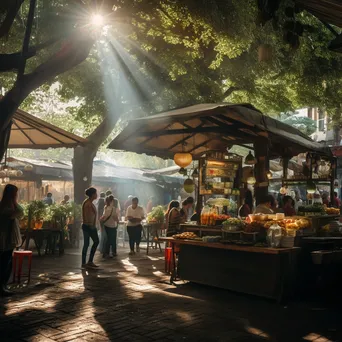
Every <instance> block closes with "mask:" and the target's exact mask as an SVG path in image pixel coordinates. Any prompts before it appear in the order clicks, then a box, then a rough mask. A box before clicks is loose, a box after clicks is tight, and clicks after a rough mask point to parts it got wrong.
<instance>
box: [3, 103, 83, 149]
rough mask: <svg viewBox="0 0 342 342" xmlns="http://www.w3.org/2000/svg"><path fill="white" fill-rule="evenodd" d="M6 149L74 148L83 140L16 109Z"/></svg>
mask: <svg viewBox="0 0 342 342" xmlns="http://www.w3.org/2000/svg"><path fill="white" fill-rule="evenodd" d="M12 121H13V124H12V128H11V136H10V140H9V144H8V148H30V149H47V148H60V147H75V146H77V145H82V144H84V143H85V142H86V140H85V139H83V138H81V137H79V136H77V135H75V134H72V133H69V132H67V131H64V130H63V129H61V128H59V127H56V126H54V125H51V124H50V123H48V122H46V121H43V120H41V119H39V118H37V117H35V116H33V115H31V114H28V113H26V112H24V111H23V110H20V109H18V110H17V111H16V113H15V114H14V117H13V119H12Z"/></svg>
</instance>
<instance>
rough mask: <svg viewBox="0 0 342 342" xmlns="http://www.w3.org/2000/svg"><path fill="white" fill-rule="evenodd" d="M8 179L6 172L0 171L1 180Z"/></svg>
mask: <svg viewBox="0 0 342 342" xmlns="http://www.w3.org/2000/svg"><path fill="white" fill-rule="evenodd" d="M5 177H6V172H5V171H4V170H1V171H0V178H5Z"/></svg>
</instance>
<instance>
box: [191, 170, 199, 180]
mask: <svg viewBox="0 0 342 342" xmlns="http://www.w3.org/2000/svg"><path fill="white" fill-rule="evenodd" d="M191 176H192V178H197V177H198V169H195V170H194V172H193V173H192V175H191Z"/></svg>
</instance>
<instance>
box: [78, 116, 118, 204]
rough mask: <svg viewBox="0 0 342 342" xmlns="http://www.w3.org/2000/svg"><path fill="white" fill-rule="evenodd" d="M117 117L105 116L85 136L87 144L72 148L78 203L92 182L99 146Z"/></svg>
mask: <svg viewBox="0 0 342 342" xmlns="http://www.w3.org/2000/svg"><path fill="white" fill-rule="evenodd" d="M117 120H118V118H115V117H114V116H110V117H107V118H106V119H104V120H103V121H102V122H101V124H100V125H99V126H98V127H97V128H96V129H95V130H94V132H93V133H91V134H90V135H89V137H88V138H87V144H86V145H84V146H78V147H76V148H75V149H74V158H73V161H72V166H73V176H74V200H75V202H76V203H78V204H80V203H82V202H83V200H84V198H85V197H84V190H85V189H87V188H89V186H90V185H91V184H92V178H93V161H94V158H95V156H96V153H97V151H98V149H99V147H100V146H101V145H102V144H103V143H104V142H105V141H106V139H107V138H108V135H109V134H110V133H111V132H112V130H113V128H114V126H115V124H116V122H117Z"/></svg>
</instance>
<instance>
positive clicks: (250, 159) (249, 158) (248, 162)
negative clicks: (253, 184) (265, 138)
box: [245, 151, 257, 165]
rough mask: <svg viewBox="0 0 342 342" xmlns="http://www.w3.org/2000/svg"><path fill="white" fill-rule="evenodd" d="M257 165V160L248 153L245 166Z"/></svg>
mask: <svg viewBox="0 0 342 342" xmlns="http://www.w3.org/2000/svg"><path fill="white" fill-rule="evenodd" d="M256 163H257V160H256V159H255V157H254V156H253V154H252V152H251V151H249V153H248V155H247V156H246V158H245V164H246V165H255V164H256Z"/></svg>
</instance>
